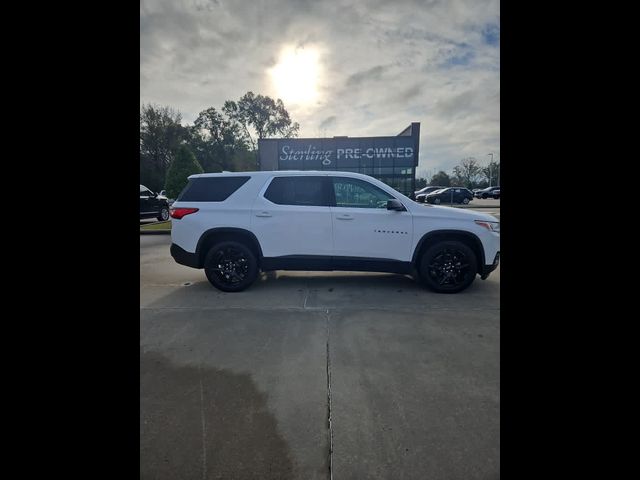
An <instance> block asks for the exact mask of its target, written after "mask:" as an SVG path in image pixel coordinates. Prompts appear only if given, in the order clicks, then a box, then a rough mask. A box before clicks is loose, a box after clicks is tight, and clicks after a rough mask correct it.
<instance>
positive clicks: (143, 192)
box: [140, 188, 151, 197]
mask: <svg viewBox="0 0 640 480" xmlns="http://www.w3.org/2000/svg"><path fill="white" fill-rule="evenodd" d="M140 196H141V197H150V196H151V192H150V191H149V190H147V189H146V188H144V189H142V188H141V189H140Z"/></svg>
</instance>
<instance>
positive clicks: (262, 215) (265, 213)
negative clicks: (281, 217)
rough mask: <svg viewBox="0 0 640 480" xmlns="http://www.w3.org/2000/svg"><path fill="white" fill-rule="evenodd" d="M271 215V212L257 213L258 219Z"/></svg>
mask: <svg viewBox="0 0 640 480" xmlns="http://www.w3.org/2000/svg"><path fill="white" fill-rule="evenodd" d="M270 216H271V214H270V213H269V212H260V213H256V217H270Z"/></svg>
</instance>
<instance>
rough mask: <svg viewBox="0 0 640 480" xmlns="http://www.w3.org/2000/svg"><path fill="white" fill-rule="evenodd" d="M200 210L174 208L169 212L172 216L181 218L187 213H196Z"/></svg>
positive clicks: (177, 218)
mask: <svg viewBox="0 0 640 480" xmlns="http://www.w3.org/2000/svg"><path fill="white" fill-rule="evenodd" d="M198 210H199V209H198V208H172V209H170V210H169V214H170V215H171V218H175V219H176V220H180V219H181V218H182V217H184V216H185V215H190V214H192V213H196V212H197V211H198Z"/></svg>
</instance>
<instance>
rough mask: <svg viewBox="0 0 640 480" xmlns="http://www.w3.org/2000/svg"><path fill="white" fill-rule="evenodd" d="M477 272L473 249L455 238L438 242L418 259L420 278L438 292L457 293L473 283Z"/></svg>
mask: <svg viewBox="0 0 640 480" xmlns="http://www.w3.org/2000/svg"><path fill="white" fill-rule="evenodd" d="M477 272H478V264H477V260H476V255H475V253H473V250H472V249H471V248H469V247H468V246H467V245H465V244H464V243H462V242H459V241H457V240H447V241H442V242H438V243H436V244H435V245H432V246H431V247H429V248H427V250H426V251H425V252H424V254H423V255H422V257H421V259H420V265H419V273H420V279H421V280H422V281H423V282H424V283H425V284H426V285H427V287H429V288H430V289H431V290H433V291H435V292H438V293H457V292H460V291H462V290H464V289H465V288H467V287H468V286H469V285H471V284H472V283H473V281H474V280H475V278H476V273H477Z"/></svg>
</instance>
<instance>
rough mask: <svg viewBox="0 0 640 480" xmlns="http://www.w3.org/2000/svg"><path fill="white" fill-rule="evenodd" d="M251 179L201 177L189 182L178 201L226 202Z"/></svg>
mask: <svg viewBox="0 0 640 480" xmlns="http://www.w3.org/2000/svg"><path fill="white" fill-rule="evenodd" d="M249 178H250V177H200V178H193V179H191V180H189V183H188V184H187V186H186V187H184V190H182V192H181V193H180V195H178V199H177V200H176V201H183V202H224V201H225V200H226V199H227V198H229V196H230V195H231V194H232V193H233V192H235V191H236V190H238V189H239V188H240V187H241V186H242V185H244V184H245V183H247V182H248V181H249Z"/></svg>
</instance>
